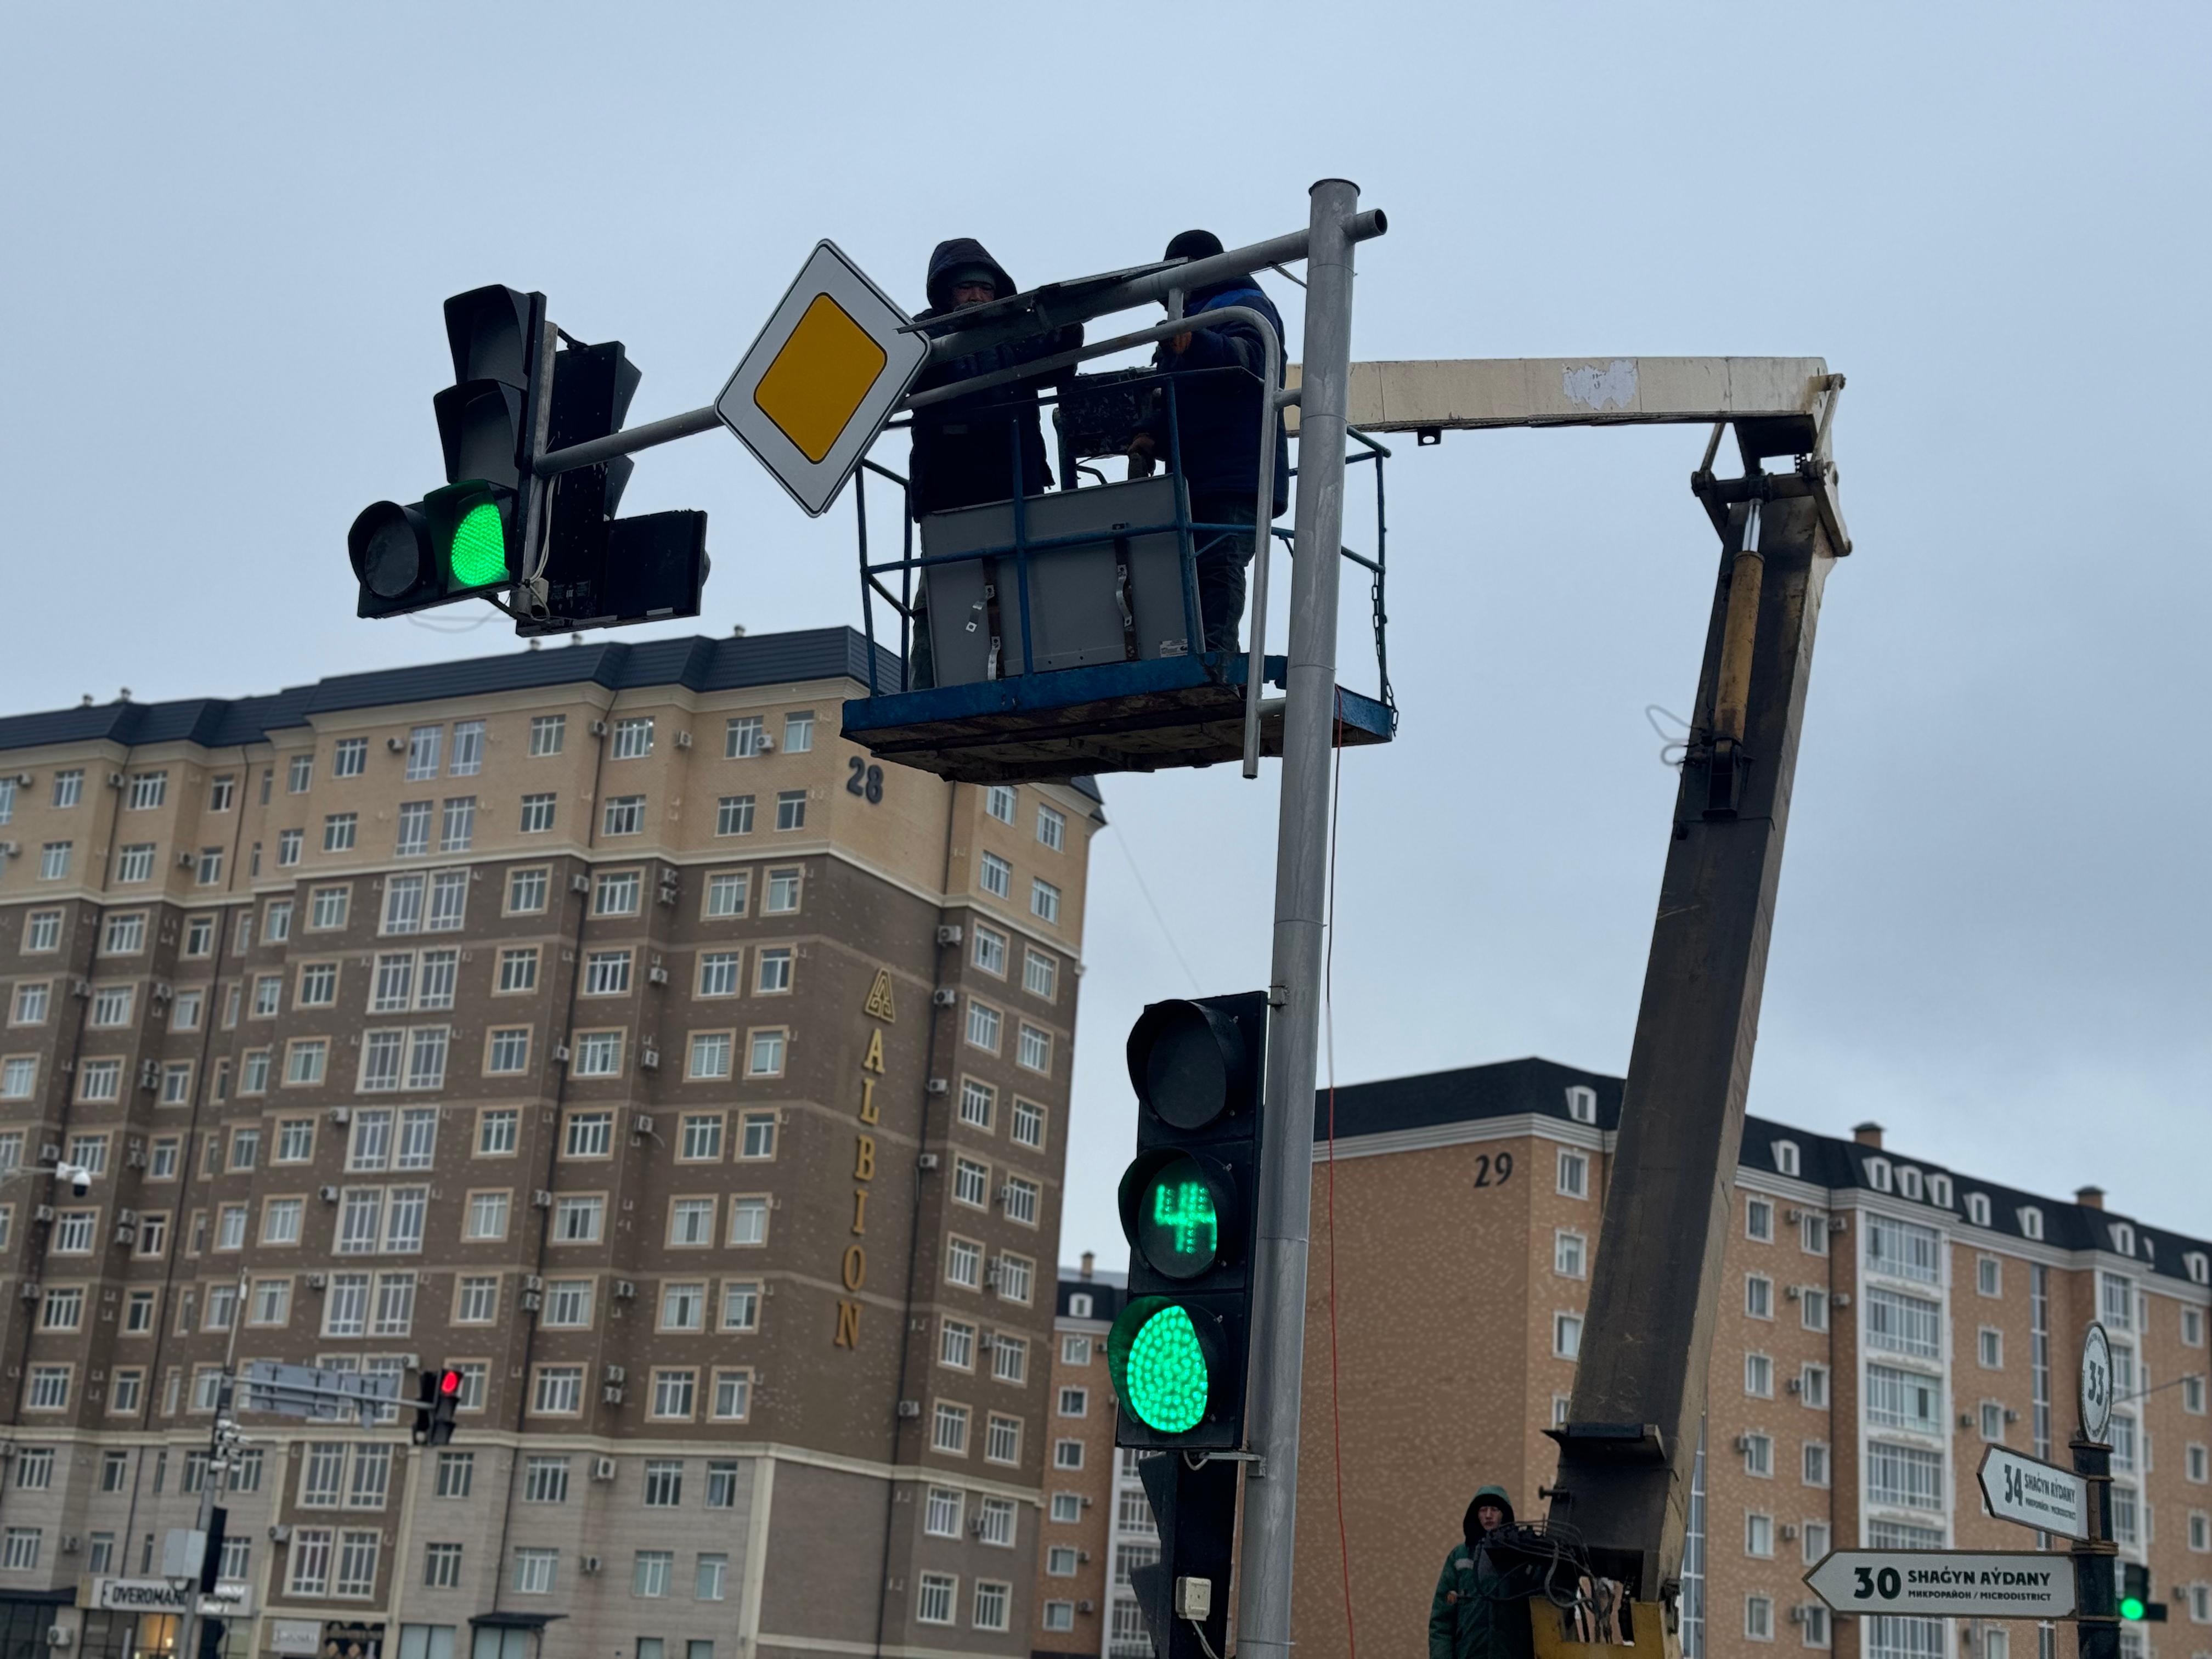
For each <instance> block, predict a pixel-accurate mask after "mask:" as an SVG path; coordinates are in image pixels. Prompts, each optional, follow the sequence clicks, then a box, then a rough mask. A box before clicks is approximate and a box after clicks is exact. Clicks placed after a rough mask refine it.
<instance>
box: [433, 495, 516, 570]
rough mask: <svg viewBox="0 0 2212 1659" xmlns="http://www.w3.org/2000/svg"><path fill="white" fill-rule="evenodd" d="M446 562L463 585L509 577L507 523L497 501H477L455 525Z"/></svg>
mask: <svg viewBox="0 0 2212 1659" xmlns="http://www.w3.org/2000/svg"><path fill="white" fill-rule="evenodd" d="M447 562H448V563H449V564H450V565H451V567H452V569H453V580H455V581H456V582H459V584H460V585H461V586H464V587H495V586H498V585H499V584H500V583H501V582H504V581H505V580H507V525H506V521H505V520H502V519H501V517H500V512H499V507H498V506H497V505H496V504H495V503H494V502H491V501H480V502H478V503H477V505H476V506H474V507H471V508H470V509H469V510H468V512H467V513H465V514H464V515H463V516H462V519H461V521H460V523H459V524H458V525H456V526H453V546H452V549H451V550H450V551H449V553H448V555H447Z"/></svg>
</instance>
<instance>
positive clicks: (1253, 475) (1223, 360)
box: [1129, 230, 1291, 653]
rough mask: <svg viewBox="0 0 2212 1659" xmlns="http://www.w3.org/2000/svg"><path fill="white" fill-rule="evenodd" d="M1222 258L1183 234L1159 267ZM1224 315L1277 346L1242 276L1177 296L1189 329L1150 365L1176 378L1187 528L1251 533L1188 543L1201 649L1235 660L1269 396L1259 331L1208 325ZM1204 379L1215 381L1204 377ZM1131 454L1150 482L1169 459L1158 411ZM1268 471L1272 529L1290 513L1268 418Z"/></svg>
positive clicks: (1196, 236) (1133, 465)
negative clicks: (1258, 319) (1155, 466)
mask: <svg viewBox="0 0 2212 1659" xmlns="http://www.w3.org/2000/svg"><path fill="white" fill-rule="evenodd" d="M1221 251H1222V247H1221V239H1220V238H1219V237H1218V236H1216V235H1215V234H1213V233H1212V231H1210V230H1186V231H1185V232H1183V233H1182V235H1180V236H1178V237H1176V239H1175V240H1173V241H1171V242H1170V243H1169V244H1168V250H1167V252H1166V254H1165V255H1164V257H1165V258H1170V259H1204V258H1211V257H1212V256H1213V255H1214V254H1217V253H1219V252H1221ZM1231 306H1243V307H1249V308H1250V309H1252V310H1254V311H1256V312H1258V313H1260V314H1261V315H1262V316H1263V317H1265V318H1267V320H1268V322H1269V323H1270V324H1271V325H1273V328H1274V331H1275V338H1276V339H1277V341H1278V342H1279V341H1280V340H1281V339H1282V337H1283V319H1282V316H1281V314H1280V313H1278V312H1277V311H1276V309H1275V306H1274V302H1273V301H1271V300H1270V299H1268V298H1267V295H1265V294H1263V293H1261V291H1260V285H1259V283H1256V282H1255V281H1254V280H1253V279H1252V277H1251V276H1249V275H1240V276H1228V277H1225V278H1222V279H1220V280H1218V281H1216V282H1212V283H1204V284H1201V285H1200V287H1198V288H1197V289H1193V290H1192V291H1191V292H1189V293H1188V294H1186V295H1183V315H1184V316H1185V317H1188V318H1190V319H1192V320H1193V321H1194V323H1195V324H1196V326H1194V327H1193V328H1192V329H1191V330H1190V331H1188V332H1187V333H1182V334H1176V335H1172V336H1170V337H1169V338H1167V339H1164V340H1163V341H1161V342H1160V343H1159V345H1158V348H1157V349H1155V350H1154V352H1153V356H1152V362H1153V366H1154V367H1155V368H1158V369H1160V370H1162V371H1164V373H1166V374H1170V375H1172V376H1174V377H1176V379H1175V381H1174V396H1175V431H1174V443H1173V446H1172V447H1173V449H1174V450H1175V451H1176V452H1178V453H1179V454H1180V457H1181V464H1182V475H1183V479H1184V482H1185V484H1186V486H1187V487H1188V490H1189V492H1190V513H1191V518H1192V519H1193V520H1194V521H1195V522H1197V523H1200V524H1231V525H1237V526H1249V528H1243V529H1238V530H1231V531H1200V532H1198V533H1197V535H1196V538H1195V541H1196V547H1195V551H1196V553H1197V556H1198V557H1197V562H1198V599H1199V611H1200V617H1201V619H1202V621H1203V622H1204V624H1205V628H1206V649H1207V650H1208V651H1227V652H1232V653H1233V652H1235V651H1237V650H1238V649H1239V648H1240V647H1239V646H1238V643H1237V624H1238V623H1240V622H1241V621H1242V620H1243V615H1244V581H1245V571H1246V569H1247V568H1248V567H1249V565H1250V564H1251V562H1252V554H1253V550H1254V546H1255V533H1256V532H1257V530H1258V523H1257V520H1256V517H1255V511H1254V504H1255V501H1257V499H1258V495H1259V489H1260V414H1261V408H1262V406H1263V405H1262V404H1261V398H1263V397H1265V396H1266V395H1267V393H1268V392H1272V391H1273V390H1274V388H1273V387H1267V386H1264V385H1263V383H1264V381H1265V380H1266V378H1267V344H1266V343H1265V341H1263V340H1262V339H1261V335H1260V331H1259V330H1258V329H1256V328H1255V327H1254V326H1253V325H1251V324H1250V323H1249V322H1246V321H1243V319H1235V320H1231V321H1227V322H1223V323H1220V324H1218V325H1214V326H1212V327H1208V326H1206V324H1205V322H1204V318H1205V316H1206V313H1207V312H1209V311H1219V310H1222V309H1224V308H1225V307H1231ZM1207 370H1212V371H1214V372H1212V373H1206V372H1204V371H1207ZM1239 371H1242V372H1239ZM1277 384H1278V385H1279V384H1280V379H1279V376H1278V381H1277ZM1129 454H1130V468H1129V471H1130V475H1131V476H1132V477H1144V476H1145V475H1146V473H1148V472H1150V471H1152V463H1153V462H1155V461H1167V460H1169V459H1170V434H1169V430H1168V417H1167V415H1166V412H1165V410H1163V411H1162V412H1161V413H1160V414H1159V415H1158V416H1157V417H1156V418H1155V419H1154V421H1153V422H1151V423H1150V424H1149V426H1148V427H1147V428H1146V430H1143V431H1140V432H1139V433H1138V435H1137V437H1136V441H1135V442H1133V444H1132V445H1131V446H1130V448H1129ZM1274 471H1275V477H1274V487H1273V500H1272V503H1271V505H1270V507H1269V513H1268V516H1269V517H1270V518H1271V519H1272V518H1273V517H1275V516H1276V515H1278V514H1279V513H1281V512H1282V511H1283V509H1284V508H1285V507H1287V506H1288V505H1289V504H1290V495H1291V463H1290V445H1289V443H1288V441H1286V438H1285V433H1284V430H1283V417H1282V416H1281V415H1280V414H1279V413H1278V414H1277V415H1276V416H1275V469H1274Z"/></svg>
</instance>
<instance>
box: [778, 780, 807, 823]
mask: <svg viewBox="0 0 2212 1659" xmlns="http://www.w3.org/2000/svg"><path fill="white" fill-rule="evenodd" d="M775 827H776V828H777V829H805V827H806V792H805V790H804V789H783V790H779V791H778V792H777V793H776V797H775Z"/></svg>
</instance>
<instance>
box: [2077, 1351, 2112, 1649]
mask: <svg viewBox="0 0 2212 1659" xmlns="http://www.w3.org/2000/svg"><path fill="white" fill-rule="evenodd" d="M2078 1398H2079V1401H2080V1404H2081V1429H2080V1430H2079V1431H2077V1432H2076V1433H2075V1436H2074V1439H2073V1443H2072V1449H2073V1453H2074V1473H2075V1474H2077V1475H2079V1476H2080V1477H2081V1484H2082V1487H2083V1489H2084V1491H2085V1492H2086V1493H2087V1499H2088V1504H2087V1508H2088V1528H2087V1534H2085V1535H2082V1536H2080V1537H2078V1538H2077V1539H2076V1540H2075V1545H2074V1547H2073V1549H2072V1550H2071V1551H2070V1552H2069V1553H2070V1554H2071V1555H2072V1556H2073V1558H2074V1595H2075V1601H2077V1602H2078V1603H2079V1604H2080V1607H2081V1611H2080V1613H2078V1614H2076V1619H2077V1620H2078V1622H2077V1623H2076V1624H2075V1636H2076V1638H2077V1641H2078V1644H2079V1651H2080V1653H2081V1659H2119V1654H2120V1593H2119V1587H2118V1585H2117V1584H2115V1583H2113V1582H2112V1577H2113V1568H2114V1566H2115V1565H2116V1564H2117V1562H2118V1558H2119V1553H2120V1548H2119V1546H2118V1544H2116V1543H2114V1542H2113V1541H2112V1447H2111V1446H2109V1445H2107V1444H2106V1442H2105V1433H2106V1430H2107V1429H2109V1428H2110V1427H2111V1426H2112V1340H2111V1339H2110V1338H2108V1337H2107V1336H2106V1334H2105V1328H2104V1327H2103V1326H2102V1325H2099V1324H2095V1323H2092V1324H2091V1325H2090V1327H2089V1328H2088V1329H2087V1330H2086V1331H2084V1332H2083V1333H2082V1334H2081V1391H2080V1395H2079V1396H2078Z"/></svg>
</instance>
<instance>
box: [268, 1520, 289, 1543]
mask: <svg viewBox="0 0 2212 1659" xmlns="http://www.w3.org/2000/svg"><path fill="white" fill-rule="evenodd" d="M269 1541H270V1543H272V1544H289V1543H290V1542H291V1541H292V1529H291V1528H289V1527H288V1526H286V1525H285V1524H284V1523H283V1522H282V1521H279V1522H277V1523H276V1525H275V1526H273V1527H271V1528H269Z"/></svg>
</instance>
